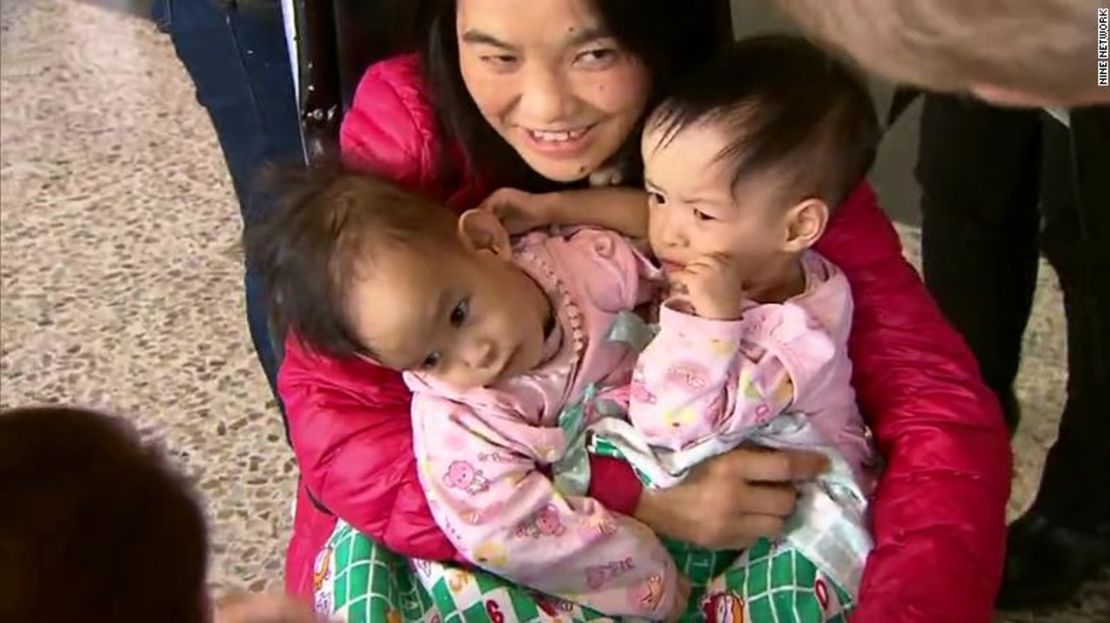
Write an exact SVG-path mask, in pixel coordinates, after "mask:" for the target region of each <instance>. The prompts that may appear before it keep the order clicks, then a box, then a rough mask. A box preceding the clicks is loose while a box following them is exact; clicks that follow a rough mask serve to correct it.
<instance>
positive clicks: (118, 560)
mask: <svg viewBox="0 0 1110 623" xmlns="http://www.w3.org/2000/svg"><path fill="white" fill-rule="evenodd" d="M0 497H2V499H3V500H4V510H3V512H0V620H3V621H20V622H21V623H36V622H40V621H41V622H42V623H47V622H49V623H54V622H56V621H83V622H85V623H141V622H145V621H152V620H158V621H163V622H165V623H200V622H202V621H206V620H207V618H208V617H207V613H206V612H205V606H206V604H207V597H206V595H205V584H204V582H205V570H206V566H207V539H206V533H205V526H204V515H203V514H202V513H201V509H200V505H199V504H197V501H196V500H195V499H194V497H193V493H192V491H191V488H190V487H189V485H188V483H186V481H185V479H184V478H183V477H182V476H181V475H180V474H179V473H177V472H176V471H175V470H173V469H172V468H171V467H170V466H168V465H167V464H166V462H165V460H164V459H163V457H162V455H161V453H160V452H158V451H157V450H156V449H154V448H152V447H150V446H147V445H144V444H143V443H142V442H141V441H140V440H139V438H138V436H137V435H136V434H135V433H134V431H132V430H131V429H129V427H127V426H126V424H125V423H124V422H123V421H122V420H118V419H116V418H114V417H110V416H107V415H103V414H99V413H95V412H92V411H87V410H84V409H77V408H70V407H59V406H51V407H35V408H22V409H13V410H9V411H6V412H4V413H0Z"/></svg>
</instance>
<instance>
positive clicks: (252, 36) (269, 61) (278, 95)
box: [153, 0, 304, 404]
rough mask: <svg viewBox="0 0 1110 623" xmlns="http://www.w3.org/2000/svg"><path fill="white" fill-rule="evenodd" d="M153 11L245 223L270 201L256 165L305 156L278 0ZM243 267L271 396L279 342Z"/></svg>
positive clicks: (163, 5) (190, 1) (212, 0)
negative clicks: (214, 139) (215, 141)
mask: <svg viewBox="0 0 1110 623" xmlns="http://www.w3.org/2000/svg"><path fill="white" fill-rule="evenodd" d="M153 13H154V15H153V17H154V20H155V21H156V22H157V23H158V25H159V27H160V28H161V29H162V30H163V31H165V32H167V33H169V35H170V37H171V39H172V40H173V46H174V49H175V50H176V52H177V56H178V58H180V59H181V62H182V63H183V64H184V65H185V68H186V69H187V70H188V71H189V75H190V76H191V77H192V79H193V83H194V84H195V85H196V91H197V100H198V101H199V102H200V103H201V105H203V106H204V107H205V108H206V109H207V110H208V115H209V116H210V117H211V118H212V125H213V126H215V129H216V135H217V136H218V137H219V141H220V147H221V148H222V149H223V153H224V159H225V160H226V161H227V168H228V171H229V172H230V173H231V181H232V184H233V185H234V186H235V194H236V196H237V197H238V199H239V209H240V212H241V214H242V217H243V227H244V230H246V229H247V228H249V227H250V226H251V223H252V222H253V221H254V220H255V219H257V218H258V216H260V215H263V214H265V213H266V212H267V211H268V210H270V209H271V208H272V207H273V206H274V203H275V202H274V197H272V196H268V195H267V193H266V192H265V191H264V190H263V189H258V188H255V185H254V183H253V182H254V179H255V176H256V174H257V172H258V169H259V167H260V166H261V165H263V164H266V163H272V162H277V163H289V162H303V160H304V155H303V150H302V148H301V134H300V127H299V121H298V112H297V98H296V95H295V93H294V89H293V77H292V73H291V72H290V67H289V54H288V51H287V49H286V44H285V34H284V30H283V26H282V19H281V8H280V5H279V3H278V2H276V1H275V2H273V3H257V4H255V5H252V6H251V7H250V8H244V7H239V8H237V7H236V5H235V3H234V2H220V1H219V0H157V1H156V2H155V3H154V9H153ZM244 272H245V276H244V281H245V289H246V302H247V321H248V324H249V326H250V334H251V340H252V341H253V342H254V348H255V351H256V352H257V353H258V359H259V361H260V362H261V364H262V369H263V371H264V372H265V373H266V379H267V381H269V383H270V388H271V389H272V390H274V395H275V397H276V396H277V391H276V381H277V369H278V364H279V356H278V353H279V352H280V349H277V350H275V348H274V346H275V344H274V343H273V341H272V340H271V334H270V330H269V310H268V309H267V307H266V303H265V301H264V300H263V298H262V291H261V285H262V284H261V280H260V278H259V275H257V274H256V273H254V272H253V271H252V270H250V268H249V267H246V268H245V271H244ZM279 404H280V400H279Z"/></svg>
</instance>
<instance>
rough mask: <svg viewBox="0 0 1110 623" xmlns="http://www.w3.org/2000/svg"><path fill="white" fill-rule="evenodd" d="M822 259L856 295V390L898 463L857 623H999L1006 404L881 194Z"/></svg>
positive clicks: (828, 245) (879, 497)
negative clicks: (995, 617) (911, 254)
mask: <svg viewBox="0 0 1110 623" xmlns="http://www.w3.org/2000/svg"><path fill="white" fill-rule="evenodd" d="M819 250H820V251H821V252H822V253H824V254H825V256H826V257H827V258H828V259H829V260H831V261H832V262H834V263H836V264H838V265H839V266H840V267H841V268H842V269H843V271H844V273H845V274H846V275H847V276H848V279H849V282H850V283H851V286H852V291H853V295H854V298H855V303H856V306H855V315H854V319H853V331H852V338H851V342H850V344H849V351H850V355H851V358H852V362H853V365H854V378H853V383H854V385H855V389H856V391H857V394H858V399H859V402H860V407H861V409H862V411H863V413H864V415H865V417H866V418H867V419H868V423H869V424H870V426H871V428H872V430H873V433H874V436H875V442H876V445H877V446H878V449H879V451H880V453H881V454H882V456H883V457H885V459H886V467H885V471H884V473H883V474H882V477H881V479H880V482H879V486H878V489H877V490H876V493H875V496H874V503H873V506H872V522H873V530H874V534H875V541H876V547H875V550H874V552H873V553H872V554H871V558H870V559H869V561H868V564H867V568H866V570H865V572H864V577H863V584H862V586H861V588H860V600H859V608H858V610H857V611H856V613H855V615H854V617H853V618H852V621H853V623H873V622H874V623H880V622H881V623H902V622H907V623H909V622H918V621H921V622H929V623H935V622H936V621H961V622H965V621H966V622H968V623H974V622H978V621H984V622H986V621H990V620H991V612H992V604H993V601H994V596H995V592H996V590H997V587H998V583H999V579H1000V577H1001V570H1002V560H1003V552H1004V547H1005V534H1006V532H1005V508H1006V501H1007V498H1008V497H1009V483H1010V449H1009V440H1008V437H1007V433H1006V430H1005V427H1004V425H1003V420H1002V416H1001V414H1000V411H999V408H998V405H997V402H996V400H995V398H994V397H993V395H992V394H990V392H989V390H987V388H986V387H985V386H984V384H983V383H982V382H981V380H980V378H979V372H978V367H977V365H976V363H975V361H974V359H973V358H972V355H971V353H970V352H969V351H968V349H967V347H966V345H965V344H964V342H963V340H962V339H961V338H960V337H959V335H958V334H957V333H956V332H955V330H954V329H953V328H952V327H951V326H949V325H948V324H947V322H946V321H945V320H944V319H943V317H942V316H941V313H940V311H939V310H938V308H937V307H936V305H935V303H934V302H933V301H932V299H931V298H930V296H929V294H928V293H927V291H926V290H925V287H924V284H922V282H921V280H920V278H919V277H918V275H917V273H916V272H915V271H914V269H913V267H911V266H910V265H909V264H908V263H906V262H905V261H904V259H903V258H902V255H901V249H900V245H899V241H898V238H897V235H896V234H895V231H894V229H893V227H892V226H891V223H890V221H889V219H888V218H887V217H886V216H885V215H884V214H883V213H882V212H881V211H880V210H879V208H878V205H877V203H876V198H875V195H874V192H873V191H872V190H871V188H870V187H869V186H867V185H863V186H861V187H860V188H859V189H858V190H857V191H856V192H855V193H854V194H853V195H852V196H851V197H850V198H849V199H848V200H847V201H846V202H845V204H844V205H843V206H842V207H841V208H840V212H839V213H838V214H837V215H836V217H835V218H834V221H833V223H832V225H831V226H830V229H829V231H828V233H827V234H826V236H825V238H824V239H822V242H821V244H820V245H819Z"/></svg>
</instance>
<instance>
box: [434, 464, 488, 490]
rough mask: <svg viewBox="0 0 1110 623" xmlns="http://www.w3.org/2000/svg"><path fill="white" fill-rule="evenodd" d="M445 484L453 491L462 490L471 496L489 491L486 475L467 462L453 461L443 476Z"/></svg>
mask: <svg viewBox="0 0 1110 623" xmlns="http://www.w3.org/2000/svg"><path fill="white" fill-rule="evenodd" d="M443 482H444V483H445V484H446V485H447V486H448V487H449V488H451V489H462V490H463V491H466V492H467V493H470V494H471V495H476V494H478V493H485V492H486V491H489V480H488V479H486V476H485V474H483V473H482V470H480V469H478V468H476V467H474V466H473V465H471V464H470V463H468V462H467V461H453V462H452V463H451V465H450V466H449V467H448V468H447V473H446V474H444V475H443Z"/></svg>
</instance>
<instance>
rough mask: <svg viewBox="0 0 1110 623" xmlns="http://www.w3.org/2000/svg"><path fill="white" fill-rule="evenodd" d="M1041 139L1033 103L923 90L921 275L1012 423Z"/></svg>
mask: <svg viewBox="0 0 1110 623" xmlns="http://www.w3.org/2000/svg"><path fill="white" fill-rule="evenodd" d="M1040 142H1041V121H1040V118H1039V115H1038V113H1037V111H1030V110H1018V109H999V108H993V107H990V106H987V105H985V104H981V103H977V102H973V101H969V100H966V99H963V98H958V97H955V96H949V95H935V94H928V95H926V97H925V105H924V110H923V112H922V117H921V143H920V147H919V151H918V163H917V177H918V181H919V182H920V184H921V190H922V196H921V210H922V216H923V222H922V254H923V260H924V276H925V283H926V285H928V287H929V290H930V291H931V292H932V294H933V296H934V297H936V299H937V302H938V303H939V305H940V307H941V309H942V310H943V311H944V313H945V315H946V316H947V317H948V320H949V321H950V322H952V324H953V325H954V326H955V327H956V329H957V330H959V331H960V333H961V334H963V336H964V339H966V340H967V342H968V345H969V346H970V347H971V350H972V352H974V353H975V356H976V357H977V358H978V360H979V365H980V368H981V370H982V374H983V378H984V379H985V380H986V382H987V385H988V386H990V387H991V389H993V390H994V391H995V393H996V394H997V395H998V396H999V399H1000V400H1001V401H1002V405H1003V410H1004V413H1005V415H1006V419H1007V424H1008V425H1009V426H1010V429H1011V431H1012V430H1013V429H1014V427H1016V425H1017V419H1018V410H1017V404H1016V401H1015V400H1014V397H1013V389H1012V385H1013V382H1014V377H1015V376H1016V375H1017V369H1018V360H1019V358H1020V355H1021V339H1022V334H1023V333H1024V331H1025V326H1026V323H1027V322H1028V319H1029V312H1030V308H1031V306H1032V301H1033V291H1034V288H1035V287H1036V275H1037V259H1038V251H1037V231H1038V228H1039V224H1040V215H1039V213H1038V211H1037V197H1038V192H1039V184H1038V173H1039V164H1040Z"/></svg>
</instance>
